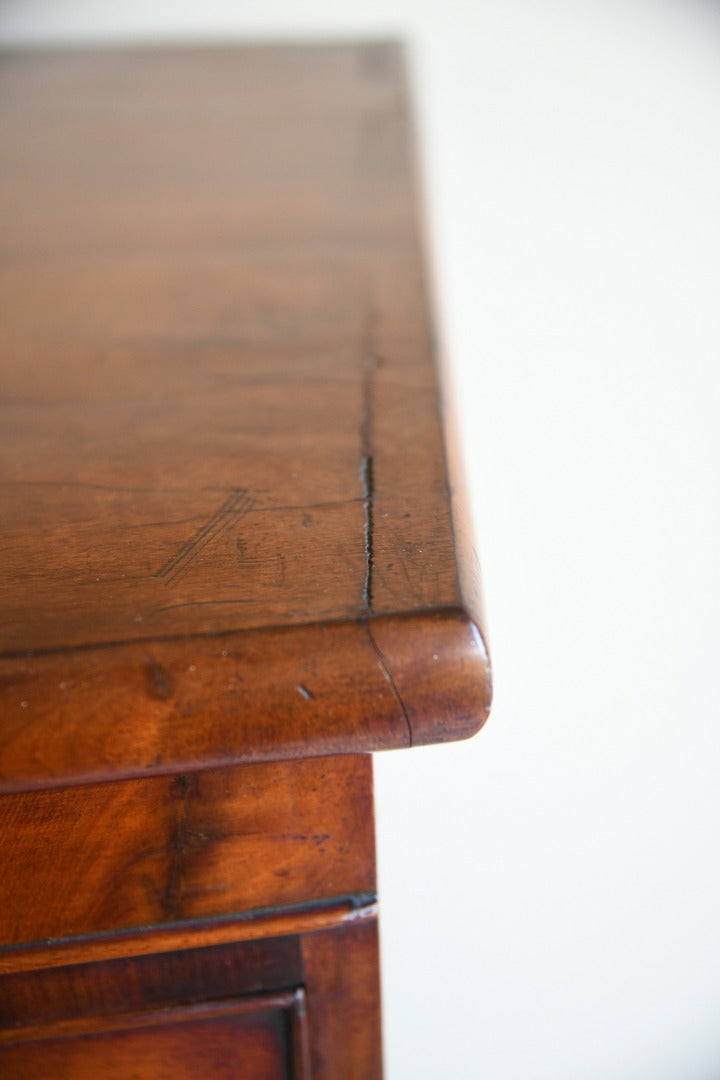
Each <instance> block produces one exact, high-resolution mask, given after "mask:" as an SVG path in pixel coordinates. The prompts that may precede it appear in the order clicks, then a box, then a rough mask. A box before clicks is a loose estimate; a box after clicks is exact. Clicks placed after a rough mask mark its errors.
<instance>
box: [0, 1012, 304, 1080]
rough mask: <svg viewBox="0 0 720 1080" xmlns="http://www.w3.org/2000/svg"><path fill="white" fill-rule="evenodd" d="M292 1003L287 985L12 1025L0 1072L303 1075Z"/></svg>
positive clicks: (112, 1079)
mask: <svg viewBox="0 0 720 1080" xmlns="http://www.w3.org/2000/svg"><path fill="white" fill-rule="evenodd" d="M294 1005H295V995H294V994H291V993H286V994H283V995H267V997H263V996H258V997H255V998H248V999H244V1000H243V999H241V1000H239V1001H237V1002H225V1003H222V1004H220V1003H217V1004H212V1005H206V1004H203V1005H190V1006H185V1007H183V1008H176V1009H165V1010H163V1011H162V1012H158V1013H155V1014H152V1013H151V1014H148V1015H142V1014H138V1015H135V1016H132V1017H123V1018H119V1019H117V1020H111V1019H108V1018H103V1020H102V1022H101V1023H98V1022H97V1021H95V1023H92V1024H89V1023H88V1021H87V1020H85V1021H84V1022H82V1023H81V1024H79V1025H78V1024H72V1025H57V1026H56V1028H50V1029H49V1030H48V1029H45V1028H41V1029H40V1030H35V1031H28V1032H23V1031H15V1032H12V1033H11V1037H10V1038H9V1039H3V1038H1V1037H0V1075H2V1076H3V1077H4V1078H5V1080H27V1078H28V1077H33V1078H34V1080H84V1078H87V1080H95V1078H97V1077H98V1076H103V1077H107V1078H108V1080H128V1077H134V1078H137V1080H176V1078H177V1080H195V1078H196V1077H197V1076H200V1075H201V1076H204V1077H208V1078H209V1080H238V1077H242V1080H304V1077H303V1075H302V1073H299V1072H298V1071H297V1070H295V1069H292V1042H291V1023H292V1020H291V1015H292V1014H291V1010H292V1008H293V1006H294ZM78 1028H80V1030H78ZM83 1028H85V1029H86V1030H82V1029H83ZM88 1028H89V1030H87V1029H88ZM291 1070H292V1071H291Z"/></svg>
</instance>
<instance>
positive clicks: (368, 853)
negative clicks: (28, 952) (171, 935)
mask: <svg viewBox="0 0 720 1080" xmlns="http://www.w3.org/2000/svg"><path fill="white" fill-rule="evenodd" d="M0 835H2V837H3V859H2V862H3V871H2V874H1V875H0V943H2V944H6V945H7V944H14V943H22V942H32V941H37V940H39V939H43V938H55V939H57V938H69V937H74V936H78V935H87V934H95V933H100V932H104V931H105V932H106V931H110V930H119V929H121V928H133V927H144V926H152V925H160V924H165V923H169V922H176V921H179V920H198V919H203V918H210V917H217V916H224V915H233V914H236V913H238V912H252V911H255V910H258V909H267V908H277V907H282V906H287V905H292V904H295V905H297V904H305V905H309V904H312V903H315V904H317V903H318V902H320V901H325V902H327V901H328V900H332V899H333V898H336V897H342V896H350V895H361V896H367V895H368V894H370V895H372V894H373V893H374V890H375V864H374V850H375V846H374V831H373V803H372V768H371V759H370V758H369V757H368V756H357V755H353V756H346V757H340V758H316V759H308V760H305V761H297V762H279V763H276V764H266V765H252V766H239V767H236V768H234V769H221V770H217V771H209V772H200V773H195V774H189V775H181V776H179V777H175V778H170V777H158V778H151V779H147V780H134V781H130V782H127V783H112V784H100V785H93V786H87V787H81V788H64V789H60V790H56V791H43V792H33V793H27V794H24V795H6V796H3V797H2V798H0ZM0 956H1V953H0Z"/></svg>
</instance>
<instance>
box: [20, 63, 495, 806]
mask: <svg viewBox="0 0 720 1080" xmlns="http://www.w3.org/2000/svg"><path fill="white" fill-rule="evenodd" d="M0 144H1V145H2V160H3V168H2V170H0V213H1V214H2V221H1V222H0V228H1V230H2V246H1V248H0V293H1V294H2V296H3V304H2V318H1V322H0V387H1V401H0V491H1V493H2V494H1V503H0V508H1V511H0V512H1V520H0V545H1V546H2V553H3V554H2V560H0V605H1V608H2V620H1V622H0V650H2V660H1V661H0V663H1V667H0V717H1V725H2V726H1V730H0V741H1V743H2V746H1V747H0V784H2V785H3V788H4V789H5V790H10V789H12V788H21V787H23V786H26V787H32V786H36V785H43V784H52V783H64V782H65V783H66V782H70V781H78V780H81V781H89V780H94V779H103V778H111V777H113V776H130V775H133V774H138V773H141V772H142V773H146V772H148V771H156V772H168V771H172V770H175V769H185V768H188V769H189V768H193V767H197V766H198V765H209V764H219V763H225V762H231V761H242V760H252V759H258V758H260V759H261V758H268V757H278V756H287V755H292V756H295V755H304V754H312V753H328V752H346V751H352V750H354V749H360V750H365V749H380V748H383V747H388V746H402V745H408V744H409V743H411V742H425V741H436V740H439V739H443V738H455V737H460V736H463V735H467V734H470V733H471V732H472V731H474V730H476V729H477V727H478V726H479V725H480V724H481V723H482V722H483V720H484V718H485V716H486V714H487V707H488V702H489V676H488V667H487V656H486V652H485V648H484V645H483V642H482V640H481V638H480V636H479V634H478V632H477V630H476V628H475V625H474V622H473V614H474V612H476V611H477V607H478V606H477V605H475V604H473V613H471V614H470V615H467V614H465V611H464V610H463V608H464V597H468V596H470V595H471V592H472V590H471V589H470V588H469V587H465V588H464V595H461V594H460V590H459V588H458V585H457V580H458V579H457V573H456V565H455V555H454V550H453V535H452V525H451V520H450V514H449V487H448V478H447V475H446V470H445V464H444V451H443V442H442V435H441V428H440V420H439V413H438V404H437V397H438V388H437V385H436V376H435V369H434V364H433V359H432V351H433V343H432V330H431V325H430V319H429V315H428V306H427V298H426V290H425V282H424V268H423V260H422V252H421V250H420V244H419V240H418V228H417V206H416V196H415V185H414V180H413V169H412V150H411V146H410V140H409V137H408V112H407V104H406V92H405V84H404V79H403V74H402V64H401V59H400V55H399V52H398V50H397V49H396V48H395V47H393V46H386V45H366V46H335V47H311V46H308V47H286V48H285V47H268V48H245V49H206V50H189V49H167V50H151V51H149V50H142V49H136V50H130V51H125V52H123V51H120V52H112V51H107V52H100V53H95V54H89V53H88V54H85V53H82V52H77V53H73V52H67V53H66V52H62V51H60V52H57V53H45V54H42V53H25V54H19V53H16V54H6V55H5V56H3V58H2V62H0ZM467 579H468V574H467V573H465V577H464V581H467ZM398 615H401V616H403V619H402V620H401V621H400V622H396V621H394V620H395V619H396V617H397V616H398ZM398 627H400V628H401V630H402V633H406V634H407V640H406V642H405V643H404V644H403V643H402V642H400V640H399V639H398ZM385 640H388V641H390V640H392V647H391V648H390V649H389V651H388V652H386V651H385V646H384V644H383V642H384V641H385ZM391 653H393V655H390V654H391ZM428 657H429V659H428ZM453 686H454V687H455V689H454V690H453V689H451V687H453ZM363 688H364V689H363Z"/></svg>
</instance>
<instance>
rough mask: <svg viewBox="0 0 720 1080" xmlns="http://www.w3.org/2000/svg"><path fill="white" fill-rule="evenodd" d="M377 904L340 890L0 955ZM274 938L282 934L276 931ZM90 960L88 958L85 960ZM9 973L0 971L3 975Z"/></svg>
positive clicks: (373, 898) (29, 945) (45, 941)
mask: <svg viewBox="0 0 720 1080" xmlns="http://www.w3.org/2000/svg"><path fill="white" fill-rule="evenodd" d="M376 903H377V893H374V892H358V893H343V894H342V895H340V896H326V897H321V898H320V899H317V900H310V901H302V902H299V903H296V904H269V905H267V906H266V907H258V908H250V909H249V910H248V911H239V912H234V913H232V914H230V915H208V916H205V915H204V916H203V917H202V918H194V919H173V921H172V922H170V923H146V924H145V925H143V926H126V927H123V928H122V929H121V930H98V931H97V933H94V934H77V935H75V934H74V935H73V936H72V937H66V938H40V939H39V940H37V941H21V942H17V943H16V944H14V945H3V946H0V957H2V956H12V954H13V953H16V952H24V951H25V950H29V949H36V950H37V951H38V952H41V951H42V950H43V949H48V948H60V947H63V946H66V945H67V946H77V945H86V944H87V945H90V944H92V943H93V942H96V941H117V940H118V939H122V938H128V937H136V936H137V935H139V934H147V935H151V934H158V933H164V932H166V931H167V930H172V931H177V932H178V933H179V932H181V931H184V932H191V931H193V930H205V929H207V928H209V927H216V926H232V925H233V923H238V922H241V923H245V922H253V921H254V920H256V919H257V920H260V919H275V918H282V917H283V916H286V915H287V916H295V915H313V914H315V913H316V912H322V911H327V910H328V909H330V908H334V907H342V906H343V905H344V904H347V906H348V907H349V908H350V909H351V910H352V911H362V909H363V908H372V907H373V906H374V905H375V904H376ZM273 936H274V937H285V936H286V935H285V934H283V933H282V932H281V933H278V934H276V935H273ZM191 948H197V949H205V948H208V949H210V948H213V946H212V945H194V946H191ZM88 962H89V963H92V961H88ZM5 974H10V972H3V973H2V974H0V979H1V978H2V976H3V975H5Z"/></svg>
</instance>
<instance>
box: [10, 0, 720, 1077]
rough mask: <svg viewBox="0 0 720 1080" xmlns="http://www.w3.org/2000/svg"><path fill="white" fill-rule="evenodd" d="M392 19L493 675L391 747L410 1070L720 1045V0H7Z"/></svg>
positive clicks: (387, 923)
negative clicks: (479, 711)
mask: <svg viewBox="0 0 720 1080" xmlns="http://www.w3.org/2000/svg"><path fill="white" fill-rule="evenodd" d="M355 32H361V33H365V34H368V33H371V34H378V33H380V34H383V33H384V34H387V33H393V34H400V35H402V36H404V37H405V38H407V39H408V40H409V41H411V43H412V44H413V46H414V61H415V76H416V99H417V102H418V106H419V108H420V113H421V124H420V127H421V132H422V140H423V141H422V151H423V159H424V167H425V178H426V187H427V193H428V196H429V198H428V201H429V208H430V225H431V236H432V244H433V248H434V262H435V267H436V271H437V278H438V283H439V307H440V310H441V313H442V318H441V322H442V324H443V327H444V340H445V344H446V348H447V352H448V355H449V356H450V358H451V361H452V366H453V378H454V380H455V384H456V386H457V390H458V401H459V403H460V409H461V420H462V425H463V429H464V442H465V446H466V457H467V462H468V466H469V471H470V474H471V478H472V488H473V492H474V497H475V516H476V523H477V535H478V546H479V549H480V553H481V557H482V561H483V564H484V570H485V580H486V595H487V606H488V613H489V623H490V629H491V644H492V649H493V654H494V662H495V673H496V684H497V689H496V700H495V708H494V713H493V716H492V718H491V720H490V722H489V723H488V725H487V727H486V728H485V730H484V731H483V732H482V734H481V735H480V736H479V737H478V738H477V739H476V740H474V741H473V742H471V743H466V744H458V745H455V746H448V747H442V748H436V749H428V750H417V751H415V752H413V753H405V754H389V755H385V756H380V757H378V758H376V775H377V795H378V819H379V840H380V877H381V892H382V912H383V923H382V928H383V964H384V990H385V1000H384V1004H385V1027H386V1031H385V1036H386V1064H387V1074H388V1080H426V1078H427V1080H471V1078H472V1080H645V1078H647V1080H651V1078H652V1080H717V1078H718V1077H720V870H719V868H718V835H719V831H720V830H719V826H720V797H719V795H718V777H719V772H720V769H719V765H720V734H719V732H718V721H719V719H720V716H719V712H720V710H719V709H718V699H719V696H720V695H719V692H718V682H719V675H720V671H719V669H720V663H719V658H720V603H719V601H720V559H719V557H718V536H719V533H720V530H719V528H718V526H719V524H720V512H719V505H718V480H717V471H718V461H719V459H720V433H719V430H718V415H719V414H720V378H719V376H718V352H719V348H720V333H719V331H720V314H719V313H720V304H719V299H720V9H718V8H717V7H713V6H712V5H711V4H710V3H704V4H701V3H695V2H694V0H685V2H684V3H683V2H675V3H670V2H665V3H663V2H657V3H654V4H650V3H644V2H642V0H636V2H635V0H627V2H626V3H618V2H615V3H613V2H611V0H608V2H606V3H603V4H599V3H598V4H595V3H590V2H588V3H583V2H579V3H569V2H566V3H560V2H558V0H537V2H535V3H532V2H529V0H525V2H521V0H506V2H502V0H476V2H475V3H465V4H463V3H460V2H457V0H446V2H445V3H442V4H441V3H437V2H434V0H426V2H424V3H421V2H419V0H417V2H415V3H413V2H411V0H396V2H393V0H386V2H385V3H382V4H381V3H379V2H378V0H364V2H363V3H362V4H352V5H350V4H348V5H346V6H344V7H340V6H339V5H338V4H331V3H327V2H325V3H315V4H313V3H307V4H299V3H296V4H293V3H290V2H280V0H264V2H262V3H258V2H256V3H255V4H253V5H252V6H250V5H249V4H246V3H235V4H233V3H231V2H230V0H226V2H224V3H223V2H220V0H204V2H203V3H196V2H193V3H188V2H185V3H179V2H175V3H171V2H170V0H166V2H161V0H154V2H153V0H145V2H144V3H142V4H141V3H138V2H136V0H126V2H125V3H124V4H122V5H119V4H112V3H107V4H101V3H97V2H91V0H84V2H81V0H75V2H71V0H52V2H51V0H46V2H41V0H22V2H20V0H10V2H8V0H5V2H4V3H1V4H0V37H1V38H2V39H4V40H5V41H11V40H16V41H30V40H52V39H55V40H60V39H64V40H77V39H81V38H85V39H93V38H106V39H107V38H113V39H117V40H120V39H131V38H148V37H168V36H171V37H191V38H195V37H203V38H207V37H217V36H218V35H230V36H232V37H237V36H242V35H243V34H245V35H248V34H249V35H251V36H254V37H258V36H264V35H272V34H281V35H282V36H284V37H287V36H290V35H292V34H301V35H305V36H321V35H322V34H325V33H328V34H331V35H337V34H338V33H340V34H349V33H355Z"/></svg>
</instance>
